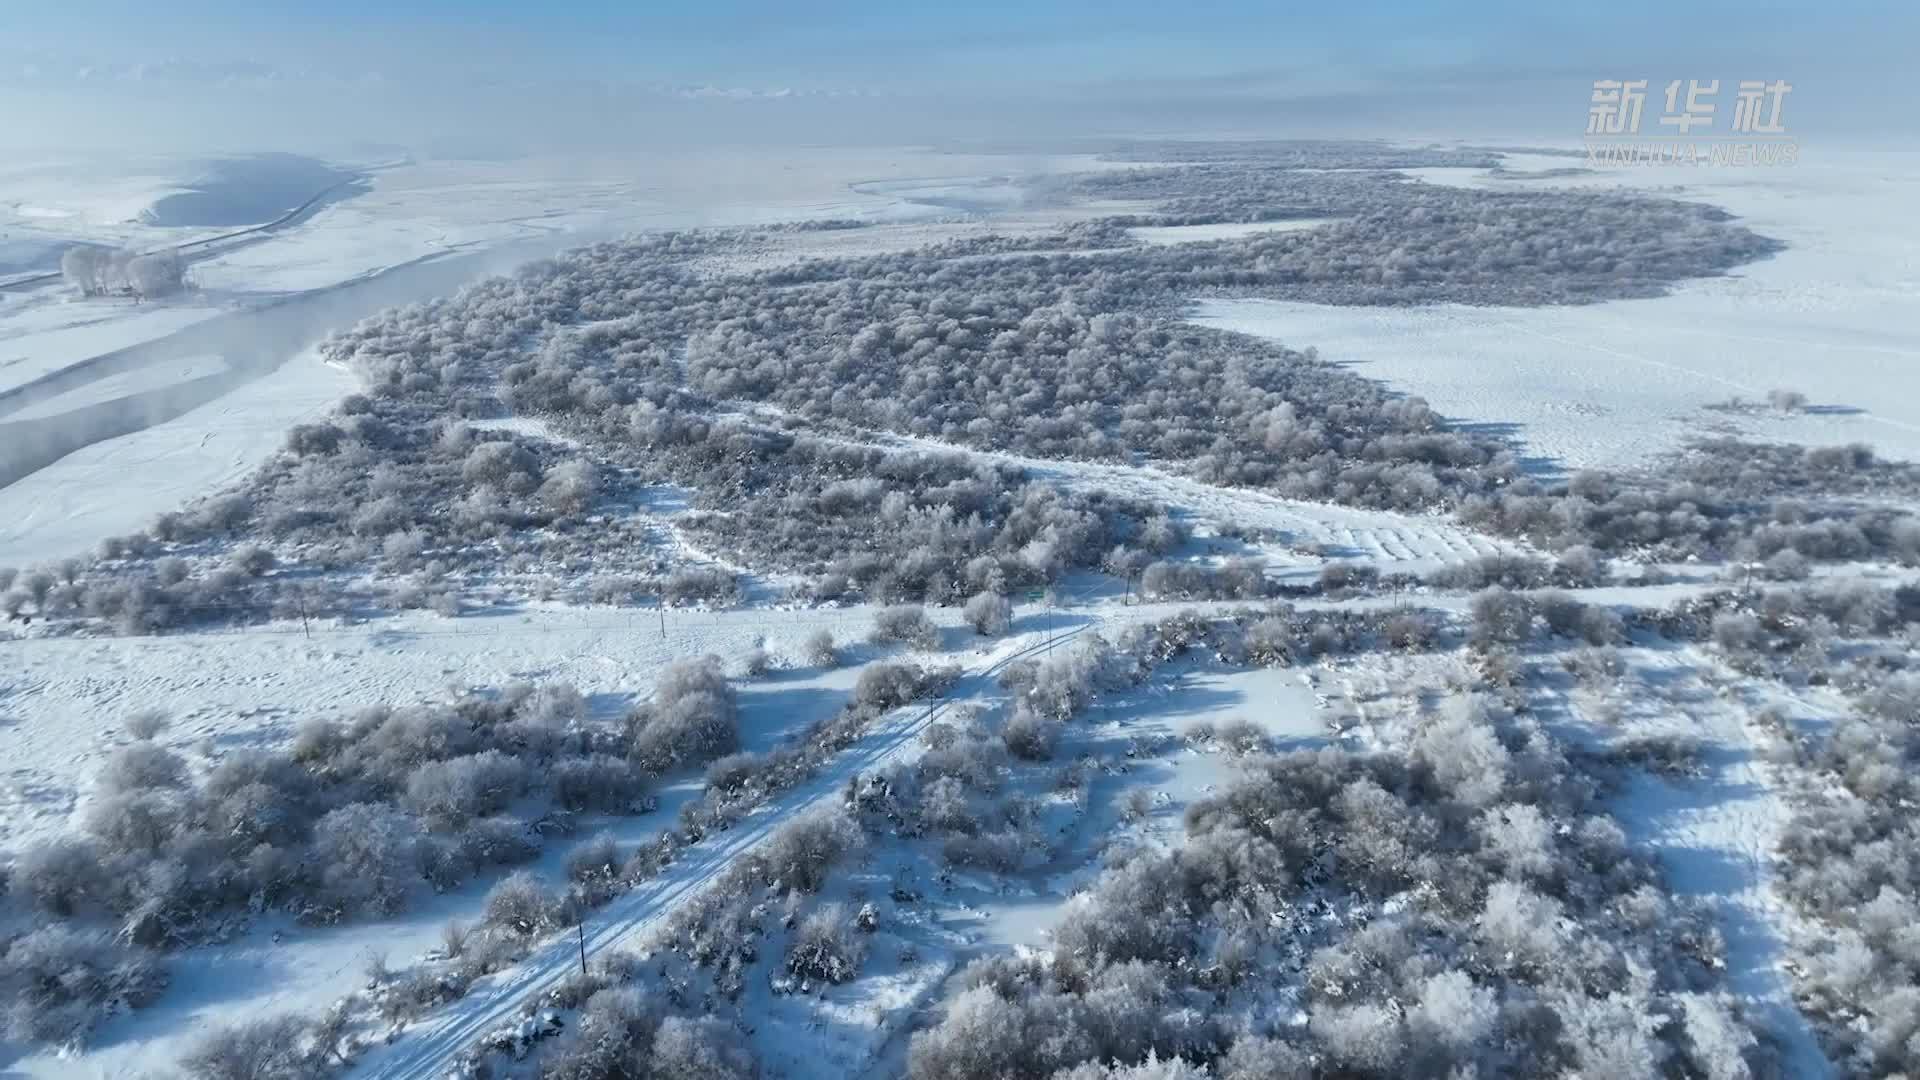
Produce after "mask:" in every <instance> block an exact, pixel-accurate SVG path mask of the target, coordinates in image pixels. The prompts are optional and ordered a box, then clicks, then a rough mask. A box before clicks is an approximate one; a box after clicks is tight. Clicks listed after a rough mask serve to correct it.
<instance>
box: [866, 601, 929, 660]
mask: <svg viewBox="0 0 1920 1080" xmlns="http://www.w3.org/2000/svg"><path fill="white" fill-rule="evenodd" d="M867 640H869V641H871V642H873V643H874V644H876V645H888V644H896V643H897V644H904V645H909V646H911V647H913V648H916V649H922V650H926V649H936V648H938V647H939V646H940V630H939V628H938V627H936V626H934V625H933V620H931V619H929V618H927V613H926V611H925V610H924V609H922V608H919V607H916V606H913V605H909V604H902V605H899V606H896V607H889V608H882V609H881V610H879V611H877V612H875V613H874V616H873V629H872V630H871V631H869V632H868V634H867Z"/></svg>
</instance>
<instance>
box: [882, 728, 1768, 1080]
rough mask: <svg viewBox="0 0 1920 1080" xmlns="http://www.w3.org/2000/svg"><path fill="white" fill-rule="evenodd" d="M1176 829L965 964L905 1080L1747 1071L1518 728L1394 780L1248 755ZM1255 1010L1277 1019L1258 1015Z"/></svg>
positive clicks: (1389, 768) (1313, 756) (1715, 1005)
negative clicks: (1053, 921)
mask: <svg viewBox="0 0 1920 1080" xmlns="http://www.w3.org/2000/svg"><path fill="white" fill-rule="evenodd" d="M1186 825H1187V839H1186V843H1185V844H1184V845H1182V846H1181V847H1179V848H1176V849H1174V850H1171V851H1159V850H1145V851H1129V852H1127V853H1126V854H1125V856H1124V857H1122V858H1116V859H1112V860H1110V868H1109V869H1108V870H1107V871H1106V872H1105V873H1104V874H1103V876H1102V877H1101V878H1100V879H1099V881H1098V883H1097V884H1096V885H1095V886H1094V888H1093V889H1092V891H1091V892H1090V893H1089V894H1088V895H1087V896H1085V897H1083V898H1081V899H1080V900H1079V901H1078V902H1077V903H1076V904H1075V905H1074V906H1073V907H1072V908H1071V909H1070V911H1069V913H1068V915H1067V917H1066V919H1065V920H1064V921H1063V922H1062V924H1061V925H1060V926H1059V928H1058V929H1057V930H1056V932H1055V935H1054V947H1053V949H1052V951H1051V953H1050V954H1042V955H1034V956H1026V957H1017V958H1016V957H995V958H989V959H984V960H979V961H975V962H974V963H973V964H972V965H971V966H970V967H969V968H968V969H967V970H966V971H965V973H964V974H963V976H962V977H961V979H960V982H959V985H958V988H957V993H956V994H955V995H954V996H953V997H951V998H950V999H949V1000H948V1002H947V1005H946V1007H945V1015H944V1017H943V1019H942V1020H941V1022H940V1023H939V1024H937V1025H935V1026H934V1027H932V1028H930V1029H928V1030H926V1031H923V1032H921V1033H920V1034H917V1035H916V1036H915V1037H914V1039H913V1042H912V1045H911V1048H910V1055H909V1058H910V1064H909V1074H910V1075H912V1076H914V1077H915V1078H916V1080H924V1078H940V1080H965V1078H972V1077H979V1078H986V1077H996V1078H997V1077H1058V1076H1073V1077H1081V1076H1089V1077H1094V1076H1100V1077H1104V1076H1110V1075H1112V1076H1121V1075H1125V1076H1132V1075H1136V1074H1137V1075H1141V1076H1182V1077H1184V1076H1205V1075H1215V1076H1222V1077H1269V1076H1312V1077H1319V1076H1325V1077H1349V1076H1379V1077H1389V1076H1391V1077H1407V1076H1412V1077H1423V1076H1432V1077H1445V1076H1449V1075H1453V1076H1458V1075H1473V1074H1477V1075H1482V1076H1489V1075H1492V1076H1508V1075H1511V1076H1537V1075H1546V1074H1560V1073H1580V1074H1583V1075H1584V1074H1595V1073H1609V1074H1619V1075H1711V1076H1737V1075H1749V1074H1750V1071H1751V1070H1760V1071H1761V1072H1764V1070H1765V1069H1766V1068H1768V1067H1769V1064H1770V1062H1769V1059H1768V1058H1767V1054H1766V1050H1765V1049H1764V1047H1763V1045H1762V1044H1761V1043H1760V1041H1759V1040H1758V1039H1757V1038H1756V1036H1755V1035H1754V1034H1753V1032H1752V1031H1750V1030H1749V1029H1748V1028H1747V1026H1746V1025H1745V1024H1744V1023H1743V1022H1742V1021H1741V1020H1740V1019H1739V1014H1738V1011H1737V1008H1736V1007H1735V1006H1734V1005H1733V1004H1732V1001H1731V999H1730V998H1727V997H1726V996H1725V995H1724V994H1721V993H1719V992H1718V991H1717V987H1718V985H1719V980H1720V979H1721V975H1720V973H1719V971H1720V965H1721V963H1722V960H1721V956H1720V952H1719V944H1718V940H1717V936H1716V934H1715V932H1714V930H1713V929H1712V928H1711V925H1710V923H1709V922H1708V921H1707V920H1705V919H1703V918H1701V917H1700V916H1699V915H1697V914H1696V913H1694V912H1691V911H1690V910H1688V909H1685V908H1683V907H1680V906H1679V905H1677V904H1675V903H1674V902H1673V901H1672V900H1670V899H1668V898H1667V896H1666V891H1665V890H1664V889H1663V888H1662V887H1661V885H1660V882H1659V877H1658V872H1657V869H1656V868H1655V866H1654V865H1653V864H1652V863H1650V862H1648V861H1647V860H1645V859H1643V858H1640V857H1638V856H1635V855H1634V854H1632V853H1631V852H1630V851H1629V850H1628V848H1627V846H1626V843H1625V839H1624V835H1623V834H1622V832H1621V830H1620V828H1619V827H1618V826H1617V825H1616V824H1615V823H1614V822H1613V821H1612V820H1610V819H1609V818H1608V817H1607V816H1606V815H1605V814H1604V813H1603V812H1601V810H1600V808H1599V805H1598V802H1597V800H1596V791H1595V787H1594V785H1593V784H1591V783H1590V782H1588V781H1586V780H1584V779H1583V778H1581V777H1580V776H1579V774H1578V773H1577V770H1576V769H1575V768H1574V766H1573V763H1571V762H1569V761H1568V760H1567V759H1566V758H1565V756H1564V755H1563V754H1562V753H1561V751H1560V750H1559V749H1558V747H1557V746H1556V745H1555V744H1554V743H1553V741H1552V740H1551V739H1550V738H1549V737H1548V736H1547V734H1546V732H1545V731H1544V730H1543V729H1542V728H1540V727H1539V726H1538V725H1536V724H1533V723H1531V722H1530V721H1527V720H1525V719H1523V718H1518V717H1513V716H1510V715H1507V714H1505V713H1502V712H1500V711H1499V710H1497V709H1493V708H1474V709H1468V710H1464V711H1461V712H1458V713H1455V714H1452V715H1448V716H1445V717H1441V718H1437V719H1435V720H1433V721H1431V722H1430V724H1429V726H1428V727H1427V728H1426V729H1425V730H1424V731H1422V732H1421V733H1420V734H1419V735H1418V736H1417V737H1416V740H1415V743H1414V746H1413V749H1412V753H1411V754H1410V755H1409V756H1408V757H1407V758H1405V759H1399V758H1393V757H1387V756H1367V755H1361V754H1353V753H1347V752H1342V751H1336V750H1324V751H1300V752H1296V753H1292V754H1286V755H1282V756H1278V757H1269V758H1264V759H1254V760H1251V761H1250V762H1249V764H1248V767H1247V773H1246V775H1245V777H1244V779H1241V780H1239V781H1237V782H1236V783H1234V784H1233V785H1231V786H1230V787H1228V788H1226V789H1225V790H1223V791H1221V792H1219V793H1218V794H1216V795H1213V796H1211V797H1208V798H1206V799H1203V800H1201V801H1200V802H1197V803H1196V804H1194V805H1193V806H1192V807H1191V808H1190V809H1189V811H1188V814H1187V821H1186ZM1336 868H1337V869H1336ZM1276 994H1279V995H1282V996H1283V998H1284V999H1285V1000H1288V1001H1289V1002H1291V1003H1292V1004H1290V1005H1289V1007H1288V1008H1285V1009H1279V1010H1275V1009H1273V1008H1271V1007H1270V1006H1269V1005H1267V1004H1265V1003H1266V1002H1268V1001H1269V1000H1271V999H1272V998H1273V996H1274V995H1276ZM1296 1008H1297V1009H1298V1010H1299V1012H1298V1015H1297V1017H1296V1015H1295V1013H1294V1010H1295V1009H1296ZM1656 1018H1657V1020H1658V1021H1659V1022H1657V1023H1655V1022H1650V1021H1651V1020H1652V1019H1656ZM1169 1062H1174V1063H1177V1068H1175V1069H1174V1071H1166V1070H1168V1069H1169V1068H1173V1066H1169V1065H1168V1064H1167V1063H1169ZM1128 1069H1137V1070H1138V1071H1137V1073H1136V1072H1132V1071H1127V1070H1128ZM1156 1069H1157V1070H1159V1071H1156ZM1069 1070H1079V1071H1069ZM1183 1070H1184V1071H1183Z"/></svg>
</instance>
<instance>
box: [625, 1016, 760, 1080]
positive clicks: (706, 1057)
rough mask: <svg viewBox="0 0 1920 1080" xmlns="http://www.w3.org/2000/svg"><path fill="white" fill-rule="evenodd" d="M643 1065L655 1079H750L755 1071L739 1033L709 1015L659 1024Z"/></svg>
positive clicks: (671, 1017)
mask: <svg viewBox="0 0 1920 1080" xmlns="http://www.w3.org/2000/svg"><path fill="white" fill-rule="evenodd" d="M647 1064H648V1066H649V1068H650V1069H651V1072H652V1075H653V1076H654V1077H657V1078H658V1080H753V1078H754V1077H755V1076H756V1075H758V1072H759V1069H758V1066H757V1065H756V1064H755V1063H754V1060H753V1054H752V1052H751V1051H749V1050H748V1049H747V1048H746V1045H745V1040H744V1039H743V1038H742V1037H741V1034H740V1032H739V1031H738V1030H736V1029H735V1028H734V1027H732V1026H731V1025H729V1024H727V1023H726V1022H724V1021H721V1020H718V1019H716V1018H714V1017H710V1016H703V1017H685V1016H669V1017H667V1018H666V1019H665V1020H663V1021H661V1022H660V1029H659V1031H658V1032H657V1033H655V1035H654V1037H653V1049H652V1053H651V1054H649V1055H648V1059H647Z"/></svg>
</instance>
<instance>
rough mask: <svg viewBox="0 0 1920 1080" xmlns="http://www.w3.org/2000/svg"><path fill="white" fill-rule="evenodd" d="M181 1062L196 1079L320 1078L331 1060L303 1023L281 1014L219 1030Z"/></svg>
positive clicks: (203, 1039)
mask: <svg viewBox="0 0 1920 1080" xmlns="http://www.w3.org/2000/svg"><path fill="white" fill-rule="evenodd" d="M180 1064H181V1065H182V1066H183V1067H185V1068H186V1070H187V1073H188V1075H189V1076H191V1077H193V1078H194V1080H320V1078H321V1077H324V1076H327V1075H329V1074H330V1073H331V1071H332V1067H333V1064H334V1063H333V1062H332V1061H330V1060H329V1059H328V1056H327V1050H326V1048H324V1047H321V1046H318V1045H316V1043H315V1040H314V1039H313V1038H312V1034H311V1032H310V1029H309V1025H308V1024H307V1023H306V1022H305V1021H303V1020H300V1019H299V1018H298V1017H292V1016H281V1017H274V1018H271V1019H265V1020H249V1021H245V1022H243V1023H240V1024H236V1025H234V1026H232V1027H224V1028H219V1029H217V1030H215V1031H213V1032H211V1033H209V1034H207V1035H206V1036H204V1037H202V1038H201V1039H200V1041H199V1042H198V1043H196V1044H195V1045H194V1048H193V1049H192V1050H191V1051H189V1052H188V1053H187V1056H186V1057H185V1058H183V1059H182V1060H181V1062H180Z"/></svg>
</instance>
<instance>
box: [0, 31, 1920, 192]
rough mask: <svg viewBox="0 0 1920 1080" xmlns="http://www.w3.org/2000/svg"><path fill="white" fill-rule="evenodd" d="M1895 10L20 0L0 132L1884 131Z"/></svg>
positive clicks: (848, 136) (1896, 69)
mask: <svg viewBox="0 0 1920 1080" xmlns="http://www.w3.org/2000/svg"><path fill="white" fill-rule="evenodd" d="M1915 29H1920V16H1917V15H1916V13H1915V12H1914V10H1913V9H1911V8H1910V7H1900V8H1896V7H1894V6H1893V5H1877V4H1871V3H1861V2H1857V0H1851V2H1844V3H1839V4H1830V5H1824V6H1823V7H1822V8H1821V9H1820V11H1819V13H1818V14H1812V15H1810V14H1809V13H1808V12H1807V11H1806V10H1805V9H1804V8H1801V9H1798V10H1792V9H1789V8H1788V7H1786V6H1783V5H1777V4H1753V3H1741V4H1734V3H1723V2H1718V0H1716V2H1713V3H1706V4H1696V5H1690V6H1688V7H1686V8H1685V9H1684V10H1674V9H1672V8H1670V7H1668V6H1665V5H1654V4H1651V3H1646V2H1635V3H1629V4H1610V5H1605V6H1603V7H1594V8H1582V9H1557V8H1556V9H1548V10H1540V9H1536V8H1534V7H1532V6H1528V5H1521V4H1517V3H1506V2H1501V3H1483V4H1475V5H1472V6H1471V7H1457V8H1444V9H1430V8H1426V7H1423V6H1419V5H1413V4H1406V3H1393V4H1388V5H1384V6H1369V7H1365V8H1361V7H1353V8H1344V9H1339V8H1336V9H1327V10H1316V11H1308V10H1305V9H1297V8H1296V9H1281V8H1279V7H1276V6H1274V5H1262V4H1252V3H1241V2H1228V3H1198V4H1188V5H1183V6H1182V7H1181V8H1180V9H1179V10H1178V11H1177V12H1171V13H1170V12H1169V11H1168V9H1166V8H1165V7H1164V6H1162V5H1149V4H1145V3H1139V2H1125V3H1117V4H1097V5H1096V4H1091V3H1083V2H1079V0H1075V2H1072V3H1062V4H1055V5H1052V6H1049V7H1047V8H1045V9H1044V10H1034V9H1031V8H1029V7H1026V6H1022V5H1015V4H1009V3H1000V2H993V3H986V4H974V5H970V6H968V7H966V8H964V9H947V8H942V9H937V10H930V9H924V8H920V7H909V6H903V5H882V4H874V3H864V2H863V3H839V4H833V5H830V6H826V7H819V6H814V7H810V8H808V9H806V10H800V9H798V8H788V7H785V6H782V5H776V4H770V3H764V2H759V0H734V2H724V3H714V4H703V5H700V6H698V7H697V8H676V9H670V10H645V11H640V10H628V9H626V8H625V7H624V6H621V5H615V4H611V3H603V2H592V3H575V4H568V5H565V6H564V7H559V8H556V9H553V10H547V9H540V10H535V9H531V8H527V7H524V6H522V5H517V4H511V3H505V2H500V0H481V2H477V3H467V4H456V3H448V2H444V0H399V2H396V3H391V4H374V3H370V2H365V0H350V2H345V3H336V4H330V5H327V6H326V7H325V8H324V9H315V10H310V11H270V10H264V9H261V8H258V7H251V6H246V5H241V4H238V3H233V2H230V0H197V2H186V3H180V4H175V5H173V6H171V7H169V8H167V9H165V12H164V14H161V13H159V12H158V11H157V10H156V9H152V8H147V7H141V6H138V5H134V4H131V3H128V2H125V0H80V2H76V3H69V4H60V5H48V4H33V5H23V7H22V9H21V10H16V11H15V12H13V13H11V14H10V15H9V16H8V17H7V18H6V19H5V20H4V22H0V30H3V31H4V32H0V111H3V112H4V113H5V115H7V116H8V117H9V123H8V124H7V125H6V128H5V130H4V131H3V132H0V145H5V146H8V147H9V148H13V149H15V150H21V149H35V150H75V151H78V150H86V151H99V150H113V151H118V150H135V151H156V150H168V151H187V152H219V151H229V152H230V151H244V150H294V151H306V152H316V153H328V152H338V151H339V150H340V149H342V148H343V147H345V146H348V145H350V144H355V143H394V144H400V145H405V146H409V147H415V148H428V149H432V148H434V147H448V148H456V149H458V150H459V151H460V152H463V153H472V154H484V155H517V154H525V153H541V152H581V151H586V150H605V151H628V150H634V149H643V148H648V147H655V146H660V145H697V144H712V143H731V144H739V143H756V142H764V143H768V144H782V145H793V144H805V143H840V144H867V145H871V144H878V143H892V144H897V143H924V142H931V141H938V140H942V139H990V138H1031V137H1042V138H1057V137H1066V136H1097V135H1111V134H1128V135H1133V134H1155V135H1180V134H1189V135H1260V136H1281V137H1284V136H1310V137H1319V136H1329V135H1344V136H1362V137H1441V136H1446V135H1452V134H1459V135H1465V136H1473V137H1487V136H1499V135H1506V136H1514V137H1533V138H1540V139H1563V140H1577V139H1578V138H1579V137H1580V135H1581V133H1582V124H1583V122H1584V117H1585V111H1586V106H1587V95H1588V93H1589V91H1590V89H1591V86H1592V83H1593V81H1594V80H1596V79H1604V78H1646V79H1649V80H1650V81H1651V82H1652V84H1653V85H1654V86H1655V87H1656V88H1657V87H1658V86H1659V85H1660V84H1662V83H1663V82H1664V81H1666V80H1670V79H1695V78H1698V79H1719V80H1721V81H1722V85H1723V86H1730V85H1731V84H1732V83H1733V82H1737V81H1738V80H1740V79H1763V80H1769V81H1771V80H1776V79H1785V80H1787V81H1788V82H1790V83H1792V84H1793V85H1794V87H1795V93H1794V97H1793V99H1792V103H1791V111H1790V114H1789V121H1790V123H1791V124H1792V126H1793V128H1794V130H1795V133H1796V134H1798V135H1801V136H1803V137H1807V138H1819V137H1826V138H1830V139H1832V140H1833V141H1834V142H1835V143H1841V142H1852V141H1859V140H1861V139H1865V138H1884V137H1885V136H1888V135H1895V136H1898V135H1905V134H1907V133H1909V132H1910V131H1911V129H1912V125H1911V123H1910V121H1909V119H1908V117H1907V114H1906V104H1907V99H1909V98H1911V97H1913V94H1912V92H1911V91H1897V92H1896V91H1889V90H1888V89H1887V88H1888V87H1898V86H1901V85H1902V83H1901V81H1900V79H1899V75H1900V73H1901V72H1902V71H1903V65H1904V55H1903V53H1904V49H1905V44H1904V43H1905V42H1907V41H1910V40H1911V39H1912V35H1913V31H1914V30H1915Z"/></svg>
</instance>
